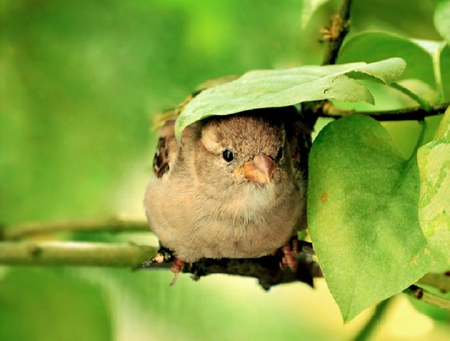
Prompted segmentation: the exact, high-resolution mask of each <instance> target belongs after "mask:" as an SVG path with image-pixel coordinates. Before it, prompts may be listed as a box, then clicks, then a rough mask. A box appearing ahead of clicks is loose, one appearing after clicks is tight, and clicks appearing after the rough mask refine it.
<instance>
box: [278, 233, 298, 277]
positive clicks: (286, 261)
mask: <svg viewBox="0 0 450 341" xmlns="http://www.w3.org/2000/svg"><path fill="white" fill-rule="evenodd" d="M291 243H292V245H291ZM281 251H282V252H283V258H282V259H281V263H280V267H281V269H283V270H284V269H286V268H289V269H291V271H292V272H294V273H295V272H297V267H298V262H297V259H295V257H294V255H293V254H298V253H299V250H298V240H297V238H292V239H291V240H290V241H289V242H288V243H287V244H286V245H285V246H283V247H282V248H281Z"/></svg>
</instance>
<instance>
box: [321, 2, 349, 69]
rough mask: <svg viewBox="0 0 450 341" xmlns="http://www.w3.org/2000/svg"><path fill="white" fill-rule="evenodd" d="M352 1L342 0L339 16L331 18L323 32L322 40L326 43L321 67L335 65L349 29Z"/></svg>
mask: <svg viewBox="0 0 450 341" xmlns="http://www.w3.org/2000/svg"><path fill="white" fill-rule="evenodd" d="M351 5H352V0H342V2H341V7H340V9H339V14H336V15H334V16H333V17H332V18H331V24H330V27H329V28H328V29H326V30H325V34H324V40H327V41H328V44H327V47H326V50H325V54H324V56H323V60H322V65H330V64H335V63H336V59H337V56H338V54H339V50H340V49H341V46H342V43H343V42H344V39H345V36H346V35H347V33H348V31H349V28H350V8H351Z"/></svg>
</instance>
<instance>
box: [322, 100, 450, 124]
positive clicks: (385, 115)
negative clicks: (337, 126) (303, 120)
mask: <svg viewBox="0 0 450 341" xmlns="http://www.w3.org/2000/svg"><path fill="white" fill-rule="evenodd" d="M449 105H450V103H442V104H436V105H434V106H432V107H431V109H430V110H428V111H427V110H424V109H422V108H421V107H414V108H405V109H397V110H386V111H377V112H375V111H354V110H341V109H338V108H336V107H335V106H333V104H332V103H330V102H327V103H326V104H325V105H324V106H323V107H322V108H321V109H322V110H321V111H320V110H319V111H318V112H317V115H318V116H319V117H328V118H336V119H337V118H341V117H346V116H351V115H356V114H358V115H365V116H370V117H372V118H374V119H376V120H377V121H422V120H424V119H425V117H431V116H437V115H442V114H444V112H445V110H447V108H448V107H449ZM319 109H320V108H319Z"/></svg>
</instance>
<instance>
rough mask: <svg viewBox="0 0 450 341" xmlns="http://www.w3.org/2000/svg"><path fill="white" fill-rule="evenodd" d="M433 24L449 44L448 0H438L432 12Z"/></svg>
mask: <svg viewBox="0 0 450 341" xmlns="http://www.w3.org/2000/svg"><path fill="white" fill-rule="evenodd" d="M434 24H435V25H436V28H437V30H438V31H439V33H440V34H441V36H442V37H444V39H445V40H446V41H447V43H449V44H450V0H440V1H439V3H438V4H437V6H436V12H435V13H434Z"/></svg>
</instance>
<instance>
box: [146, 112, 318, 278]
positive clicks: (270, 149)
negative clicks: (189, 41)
mask: <svg viewBox="0 0 450 341" xmlns="http://www.w3.org/2000/svg"><path fill="white" fill-rule="evenodd" d="M302 121H303V120H302V117H301V116H300V115H299V114H298V112H297V109H296V108H295V107H283V108H268V109H257V110H251V111H247V112H243V113H239V114H234V115H230V116H215V117H210V118H207V119H205V120H203V121H199V122H196V123H194V124H193V125H191V126H189V127H187V128H186V129H185V130H184V132H183V135H182V143H181V145H180V144H179V143H178V142H177V141H176V139H175V136H174V122H175V121H174V120H170V121H167V122H166V124H165V125H164V126H163V127H162V128H161V130H160V138H159V142H158V147H157V152H156V155H155V159H154V173H155V176H154V177H153V178H152V179H151V180H150V183H149V185H148V188H147V192H146V194H145V209H146V215H147V219H148V222H149V225H150V227H151V229H152V230H153V231H154V233H155V234H156V235H157V237H158V238H159V241H160V243H161V245H162V246H164V247H166V248H168V249H170V250H171V251H173V252H174V255H175V257H176V259H175V262H174V265H173V266H172V271H173V272H175V278H174V281H172V284H173V283H174V282H175V280H176V278H177V276H178V273H179V272H180V271H181V269H182V267H183V266H184V262H190V263H192V262H195V261H197V260H199V259H200V258H257V257H261V256H264V255H268V254H273V253H274V252H275V251H276V250H277V249H279V248H281V247H283V246H285V245H289V240H290V238H291V237H292V236H294V235H296V232H297V231H298V230H302V229H305V228H306V209H305V193H306V178H307V157H308V152H309V147H310V142H311V140H310V130H309V129H308V128H307V127H306V126H305V125H304V124H303V123H302ZM285 250H286V253H285V256H286V257H287V258H289V259H288V260H287V265H288V266H289V267H291V268H293V267H295V266H296V264H293V263H292V262H295V260H294V259H293V258H292V255H290V256H289V253H290V250H289V248H288V247H287V248H286V249H285Z"/></svg>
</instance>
